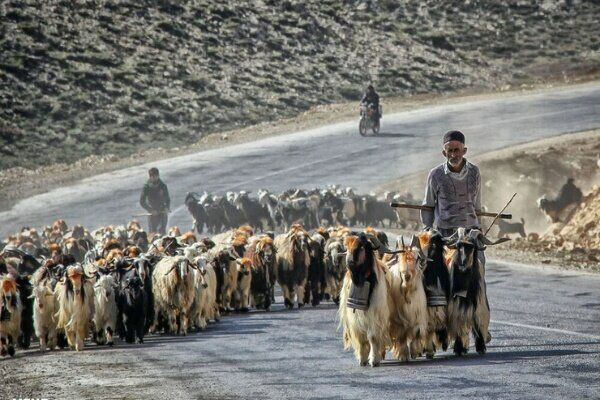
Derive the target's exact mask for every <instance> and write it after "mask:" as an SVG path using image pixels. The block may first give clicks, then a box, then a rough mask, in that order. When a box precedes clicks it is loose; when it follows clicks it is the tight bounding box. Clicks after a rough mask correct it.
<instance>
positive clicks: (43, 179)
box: [0, 78, 583, 211]
mask: <svg viewBox="0 0 600 400" xmlns="http://www.w3.org/2000/svg"><path fill="white" fill-rule="evenodd" d="M582 79H583V78H582ZM573 83H574V82H573V81H568V82H557V83H554V84H544V85H527V84H523V85H521V86H518V87H511V86H509V85H507V86H504V87H503V88H502V91H500V92H491V93H484V92H478V91H477V90H470V91H466V90H465V91H459V92H455V93H452V94H448V95H443V96H440V95H437V94H427V95H417V96H413V97H409V98H384V99H382V105H383V107H384V121H385V115H387V114H392V113H396V112H401V111H408V110H413V109H417V108H422V107H427V106H434V105H450V104H456V103H461V102H467V101H477V100H485V99H490V98H497V97H512V96H518V95H521V94H523V93H536V92H543V91H546V90H551V89H553V88H556V87H561V86H569V85H572V84H573ZM355 118H357V103H356V102H351V103H340V104H333V105H322V106H316V107H313V108H311V109H310V110H308V111H306V112H303V113H301V114H299V115H297V116H296V117H293V118H286V119H280V120H277V121H273V122H265V123H260V124H256V125H252V126H249V127H245V128H240V129H235V130H229V131H223V132H219V133H213V134H210V135H207V136H205V137H203V138H202V139H200V140H198V141H196V142H194V143H190V144H189V145H187V146H185V147H165V148H162V147H156V148H153V149H149V150H140V151H137V152H135V153H132V154H130V155H128V156H118V155H116V154H111V153H109V154H99V155H92V156H89V157H86V158H83V159H81V160H78V161H76V162H74V163H56V164H52V165H48V166H41V167H36V168H23V167H16V168H10V169H6V170H0V211H1V210H6V209H9V208H10V207H12V205H14V204H15V203H16V202H17V201H18V200H20V199H23V198H27V197H30V196H34V195H36V194H40V193H44V192H46V191H48V190H51V189H54V188H56V187H61V186H68V185H71V184H73V183H75V182H77V181H78V180H81V179H84V178H87V177H90V176H93V175H97V174H102V173H106V172H110V171H115V170H119V169H123V168H127V167H131V166H135V165H140V164H144V163H148V162H153V161H158V160H162V159H167V158H171V157H176V156H180V155H185V154H191V153H196V152H200V151H204V150H209V149H214V148H220V147H225V146H229V145H233V144H238V143H245V142H250V141H254V140H258V139H261V138H266V137H270V136H275V135H281V134H286V133H290V132H297V131H301V130H306V129H311V128H316V127H319V126H323V125H328V124H334V123H338V122H342V121H348V120H352V119H355Z"/></svg>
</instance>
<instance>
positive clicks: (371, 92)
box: [360, 85, 381, 121]
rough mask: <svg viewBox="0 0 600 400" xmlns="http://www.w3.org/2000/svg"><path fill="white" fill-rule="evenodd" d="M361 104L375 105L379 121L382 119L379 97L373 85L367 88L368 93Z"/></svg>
mask: <svg viewBox="0 0 600 400" xmlns="http://www.w3.org/2000/svg"><path fill="white" fill-rule="evenodd" d="M360 104H366V105H367V106H368V105H369V104H373V106H374V107H375V110H376V111H377V121H379V118H381V115H379V95H378V94H377V92H376V91H375V88H374V87H373V85H369V86H368V87H367V91H366V92H365V94H364V95H363V97H362V100H361V101H360Z"/></svg>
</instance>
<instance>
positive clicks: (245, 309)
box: [240, 307, 250, 313]
mask: <svg viewBox="0 0 600 400" xmlns="http://www.w3.org/2000/svg"><path fill="white" fill-rule="evenodd" d="M248 311H250V309H249V308H248V307H242V308H240V312H243V313H247V312H248Z"/></svg>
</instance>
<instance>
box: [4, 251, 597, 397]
mask: <svg viewBox="0 0 600 400" xmlns="http://www.w3.org/2000/svg"><path fill="white" fill-rule="evenodd" d="M486 275H487V280H488V288H489V298H490V304H491V307H492V324H491V328H490V329H491V332H492V334H493V339H492V342H491V343H490V345H489V347H488V353H487V354H486V355H485V356H479V355H477V354H476V353H474V349H473V348H472V347H471V349H470V353H469V354H468V355H467V356H466V357H463V358H456V357H454V356H453V355H452V354H451V353H449V352H447V353H442V354H439V355H437V357H436V359H434V360H432V361H430V360H425V359H418V360H415V361H411V362H409V363H402V364H401V363H398V362H395V361H392V360H386V361H384V362H383V364H382V366H381V367H379V368H370V367H359V366H358V365H357V363H356V362H355V359H354V356H353V355H352V353H350V352H344V351H343V350H342V342H341V333H340V332H339V331H338V330H337V323H336V309H335V306H334V305H333V304H331V303H326V304H323V305H321V306H319V307H317V308H315V309H313V308H311V307H310V306H309V307H307V308H304V309H302V310H297V309H294V310H293V311H287V310H282V309H281V308H282V304H281V303H282V299H281V297H279V299H278V304H277V305H276V307H275V308H274V310H273V311H271V312H251V313H250V314H247V315H232V316H226V317H224V318H223V319H222V320H221V322H219V323H217V324H211V325H209V327H208V328H207V330H206V331H205V332H202V333H193V334H191V335H189V336H187V337H174V336H149V337H147V338H146V344H144V345H126V344H117V345H116V346H115V347H114V348H107V347H101V348H98V347H96V346H94V345H91V346H90V347H89V348H86V350H85V351H84V352H82V353H80V354H75V353H73V352H70V351H60V352H58V353H57V352H54V353H45V354H43V355H42V354H40V353H39V352H37V351H31V350H30V351H27V352H26V353H23V352H20V353H18V355H17V359H16V360H4V361H2V360H0V370H2V371H1V372H2V373H0V376H2V377H5V379H6V380H7V382H6V386H4V385H0V397H2V395H3V393H2V387H3V386H4V387H5V388H6V389H5V390H6V391H7V393H4V396H6V397H7V398H11V397H19V396H21V397H33V398H37V397H44V398H49V399H54V398H95V397H98V396H101V397H102V398H107V397H108V398H139V399H143V398H176V399H192V398H198V399H206V398H220V399H239V398H243V399H246V398H248V399H250V398H251V399H284V398H285V399H287V398H290V399H311V398H315V399H317V398H318V399H323V398H330V399H333V398H343V399H359V400H366V399H377V400H381V399H393V398H406V399H427V398H430V399H455V398H456V399H463V398H464V399H480V398H497V399H521V398H523V399H564V398H572V399H594V398H595V399H598V398H599V396H600V394H599V393H600V276H598V275H596V276H593V275H582V274H576V273H572V272H558V271H556V270H553V269H551V268H548V269H544V270H542V269H540V268H530V267H524V266H514V265H510V264H506V263H501V262H494V261H490V262H489V263H488V268H487V271H486ZM16 388H20V389H16ZM15 392H17V393H15ZM100 394H101V395H100ZM26 395H27V396H26Z"/></svg>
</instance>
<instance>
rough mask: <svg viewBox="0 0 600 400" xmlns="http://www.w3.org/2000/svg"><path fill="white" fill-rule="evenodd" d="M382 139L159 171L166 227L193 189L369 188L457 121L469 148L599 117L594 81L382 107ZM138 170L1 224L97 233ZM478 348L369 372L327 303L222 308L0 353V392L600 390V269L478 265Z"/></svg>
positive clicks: (29, 203) (246, 152)
mask: <svg viewBox="0 0 600 400" xmlns="http://www.w3.org/2000/svg"><path fill="white" fill-rule="evenodd" d="M383 123H384V125H383V133H384V134H383V135H381V136H379V137H369V138H361V137H359V135H358V133H357V130H356V126H355V125H356V121H354V122H351V123H347V124H339V125H335V126H330V127H325V128H321V129H318V130H312V131H307V132H302V133H296V134H290V135H285V136H279V137H273V138H269V139H264V140H260V141H257V142H253V143H248V144H243V145H234V146H229V147H226V148H222V149H216V150H211V151H206V152H201V153H198V154H195V155H190V156H184V157H179V158H176V159H171V160H168V161H162V162H158V163H153V164H152V165H156V166H158V167H159V168H160V169H161V171H162V172H163V175H164V177H165V180H166V181H167V183H168V184H169V187H170V189H171V192H172V198H173V201H174V205H175V206H174V211H175V212H174V215H173V218H172V220H171V223H177V224H180V226H184V227H185V226H186V224H189V223H190V218H189V217H188V216H187V211H185V210H183V209H182V208H181V207H180V206H179V205H180V204H181V203H182V200H183V196H184V195H185V192H187V191H188V190H203V189H205V190H208V191H220V192H223V191H225V190H230V189H235V190H239V189H242V188H245V189H252V190H256V189H257V188H260V187H266V188H269V189H272V190H282V189H285V188H287V187H290V186H302V187H312V186H316V185H325V184H328V183H341V184H347V185H352V186H354V187H357V188H358V189H359V190H364V191H366V190H369V188H371V187H372V186H374V185H377V184H379V183H382V182H384V181H386V180H388V179H390V178H393V177H397V176H398V175H400V174H404V173H411V172H415V171H417V170H421V169H423V168H428V167H431V166H433V165H435V164H436V163H438V162H440V158H439V156H438V154H439V149H440V137H441V134H442V133H443V132H444V131H446V130H448V129H461V130H462V131H464V132H465V134H466V135H467V139H468V146H469V149H470V152H471V153H474V154H478V153H482V152H486V151H489V150H493V149H497V148H501V147H505V146H508V145H510V144H512V143H520V142H526V141H530V140H534V139H538V138H541V137H546V136H552V135H557V134H560V133H563V132H571V131H577V130H583V129H591V128H595V127H598V126H600V84H589V85H583V86H578V87H574V88H564V89H559V90H554V91H550V92H545V93H543V94H527V95H525V96H522V97H514V98H502V99H499V100H486V101H480V102H465V103H461V104H457V105H452V106H440V107H432V108H427V109H422V110H417V111H411V112H407V113H400V114H396V115H393V116H386V117H385V119H384V122H383ZM147 169H148V166H147V165H146V166H141V167H135V168H129V169H127V170H122V171H117V172H114V173H110V174H104V175H100V176H98V177H94V178H90V179H86V180H84V181H82V182H80V183H76V184H74V185H73V186H71V187H67V188H63V189H57V190H54V191H52V192H50V193H47V194H44V195H40V196H35V197H33V198H30V199H27V200H24V201H22V202H20V203H19V204H17V205H16V206H15V207H14V208H13V209H12V210H10V211H8V212H4V213H1V214H0V234H1V235H6V234H7V233H8V232H13V231H15V230H16V229H18V228H19V227H20V226H21V225H32V226H41V225H42V224H47V223H49V222H51V221H52V220H53V219H55V218H58V217H62V218H65V219H66V220H67V222H70V223H75V222H80V223H83V224H84V225H86V226H88V227H90V228H93V227H95V226H97V225H100V224H106V223H122V222H124V221H126V220H127V219H129V216H130V215H131V214H133V213H135V212H139V209H138V208H137V199H138V195H139V190H140V188H141V185H142V183H143V180H144V178H145V174H146V170H147ZM486 278H487V282H488V288H489V297H490V304H491V307H492V324H491V332H492V335H493V339H492V342H491V343H490V345H489V347H488V354H487V355H485V356H479V355H477V354H473V349H471V353H470V354H469V355H468V356H467V357H464V358H460V359H457V358H455V357H454V356H453V355H452V354H451V353H443V354H439V356H438V357H436V359H435V360H433V361H429V360H424V359H419V360H416V361H413V362H409V363H404V364H399V363H397V362H394V361H390V360H388V361H385V362H384V363H383V365H382V366H381V367H379V368H374V369H372V368H363V367H359V366H358V365H357V363H356V361H355V359H354V357H353V355H352V354H351V353H350V352H344V351H343V349H342V342H341V332H339V331H338V330H337V322H336V309H335V307H334V305H333V304H323V305H321V306H319V307H318V308H316V309H313V308H311V307H308V308H304V309H302V310H296V309H295V310H293V311H287V310H282V304H281V303H282V301H281V298H280V297H279V299H278V300H279V301H278V303H277V304H276V306H275V307H274V310H273V311H271V312H268V313H265V312H252V313H250V314H247V315H231V316H227V317H224V318H223V319H222V321H221V322H220V323H218V324H211V325H210V326H209V327H208V329H207V330H206V331H205V332H202V333H194V334H191V335H189V336H187V337H175V336H149V337H147V338H146V343H145V344H144V345H126V344H122V343H119V344H117V345H116V346H115V347H114V348H107V347H96V346H95V345H90V346H89V347H88V348H86V350H85V351H84V352H82V353H79V354H76V353H74V352H71V351H57V352H53V353H45V354H42V353H39V352H37V351H36V350H29V351H26V352H22V351H21V352H18V353H17V358H16V359H14V360H11V359H6V358H5V359H0V398H24V397H35V398H38V397H43V398H49V399H54V398H96V397H101V398H124V397H125V398H177V399H180V398H181V399H184V398H185V399H187V398H236V399H237V398H265V399H267V398H276V399H280V398H302V399H305V398H344V399H354V398H356V399H361V400H363V399H370V398H374V399H388V398H408V399H410V398H415V399H417V398H418V399H424V398H440V399H441V398H444V399H446V398H469V399H474V398H477V399H478V398H499V399H504V398H510V399H518V398H528V399H531V398H533V399H548V398H573V399H584V398H600V276H594V275H587V274H581V273H574V272H559V271H557V270H554V269H551V268H546V269H540V268H532V267H527V266H515V265H510V264H506V263H501V262H495V261H490V262H488V266H487V271H486Z"/></svg>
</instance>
